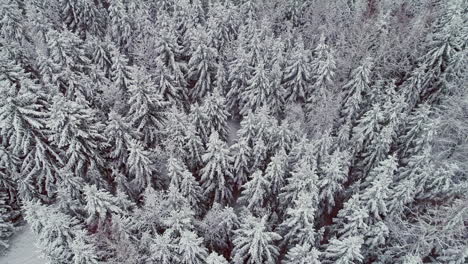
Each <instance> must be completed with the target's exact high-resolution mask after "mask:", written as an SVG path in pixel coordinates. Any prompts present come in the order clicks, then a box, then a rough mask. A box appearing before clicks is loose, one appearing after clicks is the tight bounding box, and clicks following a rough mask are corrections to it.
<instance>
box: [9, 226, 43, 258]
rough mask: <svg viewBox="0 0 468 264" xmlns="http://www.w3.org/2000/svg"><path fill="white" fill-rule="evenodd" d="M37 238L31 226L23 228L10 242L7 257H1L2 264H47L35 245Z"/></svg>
mask: <svg viewBox="0 0 468 264" xmlns="http://www.w3.org/2000/svg"><path fill="white" fill-rule="evenodd" d="M35 243H36V237H35V235H34V233H33V232H32V230H31V228H30V227H29V225H25V226H23V227H21V229H20V230H18V232H17V233H16V234H15V236H13V238H12V239H11V241H10V248H9V250H8V251H7V253H6V255H4V256H0V263H1V264H45V263H46V260H45V259H42V258H41V254H40V252H39V249H38V248H37V247H36V245H35Z"/></svg>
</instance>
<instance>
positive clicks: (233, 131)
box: [228, 119, 240, 146]
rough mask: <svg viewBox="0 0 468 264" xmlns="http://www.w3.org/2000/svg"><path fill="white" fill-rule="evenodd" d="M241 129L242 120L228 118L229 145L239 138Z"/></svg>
mask: <svg viewBox="0 0 468 264" xmlns="http://www.w3.org/2000/svg"><path fill="white" fill-rule="evenodd" d="M239 129H240V121H237V120H233V119H230V120H228V145H229V146H231V145H232V144H234V143H235V141H236V140H237V130H239Z"/></svg>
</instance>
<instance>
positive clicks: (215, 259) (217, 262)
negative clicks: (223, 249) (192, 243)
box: [206, 252, 228, 264]
mask: <svg viewBox="0 0 468 264" xmlns="http://www.w3.org/2000/svg"><path fill="white" fill-rule="evenodd" d="M206 264H228V262H227V260H226V259H225V258H224V257H223V256H221V255H218V254H217V253H216V252H212V253H211V254H210V255H208V257H207V258H206Z"/></svg>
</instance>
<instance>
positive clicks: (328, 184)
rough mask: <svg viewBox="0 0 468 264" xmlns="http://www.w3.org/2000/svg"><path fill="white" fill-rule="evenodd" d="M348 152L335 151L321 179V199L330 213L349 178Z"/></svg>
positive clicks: (329, 158) (327, 161)
mask: <svg viewBox="0 0 468 264" xmlns="http://www.w3.org/2000/svg"><path fill="white" fill-rule="evenodd" d="M346 156H347V155H346V152H339V151H334V152H333V153H332V154H331V155H330V156H329V157H328V159H327V160H326V163H325V166H324V168H323V176H322V177H320V179H319V183H318V185H319V188H320V199H321V200H322V202H323V204H324V207H325V208H327V211H328V213H330V212H331V210H332V208H333V207H334V206H335V197H336V195H338V194H339V193H340V191H342V190H343V183H345V182H346V179H347V177H348V164H347V162H346V158H347V157H346Z"/></svg>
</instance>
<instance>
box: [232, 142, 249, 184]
mask: <svg viewBox="0 0 468 264" xmlns="http://www.w3.org/2000/svg"><path fill="white" fill-rule="evenodd" d="M230 149H231V153H232V154H231V155H232V157H233V162H232V166H233V172H234V177H235V182H236V184H237V185H238V186H242V185H243V184H244V183H245V182H247V176H248V175H249V174H250V170H251V166H252V149H251V148H250V146H249V144H248V143H247V141H246V140H245V139H243V138H241V139H239V140H238V141H237V142H236V143H234V144H233V145H231V147H230Z"/></svg>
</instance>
